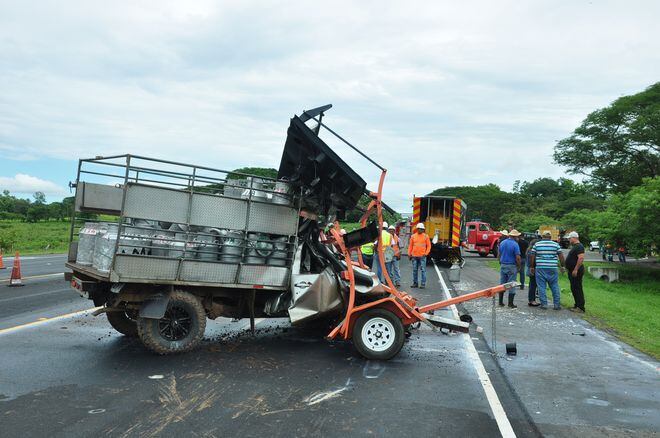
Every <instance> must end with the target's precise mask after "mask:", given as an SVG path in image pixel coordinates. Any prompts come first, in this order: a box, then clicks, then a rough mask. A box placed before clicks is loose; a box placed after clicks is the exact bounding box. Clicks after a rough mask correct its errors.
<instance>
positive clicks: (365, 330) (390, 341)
mask: <svg viewBox="0 0 660 438" xmlns="http://www.w3.org/2000/svg"><path fill="white" fill-rule="evenodd" d="M361 336H362V343H363V344H364V346H365V347H367V348H368V349H369V350H371V351H385V350H387V349H388V348H390V347H391V346H392V345H394V338H395V337H396V333H395V332H394V325H392V323H391V322H389V321H388V320H386V319H385V318H380V317H376V318H371V319H370V320H369V321H367V323H366V324H365V325H364V327H362V333H361Z"/></svg>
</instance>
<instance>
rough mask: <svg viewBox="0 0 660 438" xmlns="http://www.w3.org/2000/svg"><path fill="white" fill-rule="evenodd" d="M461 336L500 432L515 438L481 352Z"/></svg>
mask: <svg viewBox="0 0 660 438" xmlns="http://www.w3.org/2000/svg"><path fill="white" fill-rule="evenodd" d="M433 266H434V267H435V272H436V273H437V274H438V278H439V279H440V285H442V290H443V292H444V294H445V297H446V299H450V298H451V294H450V293H449V288H447V284H446V283H445V280H444V279H443V278H442V274H441V273H440V269H438V266H437V265H436V264H435V263H433ZM449 307H450V308H451V311H452V313H453V314H454V317H455V318H456V319H458V318H459V315H458V310H457V309H456V306H455V305H452V306H449ZM461 338H462V339H463V341H464V342H465V346H466V348H467V355H468V357H469V358H470V360H471V361H472V363H473V364H474V368H475V370H476V371H477V375H478V376H479V382H480V383H481V387H482V388H483V389H484V392H485V393H486V399H487V400H488V404H489V405H490V410H491V411H492V412H493V417H495V421H496V422H497V427H498V428H499V430H500V433H501V434H502V436H503V437H504V438H509V437H513V438H515V436H516V434H515V432H514V431H513V427H511V423H510V422H509V418H508V417H507V416H506V412H505V411H504V407H502V403H500V399H499V397H498V396H497V392H496V391H495V387H493V383H492V382H491V381H490V378H489V377H488V373H487V372H486V368H484V364H483V362H481V358H480V357H479V353H477V349H476V348H475V347H474V344H473V343H472V339H470V335H468V334H464V336H461Z"/></svg>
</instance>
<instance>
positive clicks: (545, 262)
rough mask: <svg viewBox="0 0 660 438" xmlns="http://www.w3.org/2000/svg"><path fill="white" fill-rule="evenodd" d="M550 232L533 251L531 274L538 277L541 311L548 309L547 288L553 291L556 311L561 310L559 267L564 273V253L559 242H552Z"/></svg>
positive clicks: (537, 243)
mask: <svg viewBox="0 0 660 438" xmlns="http://www.w3.org/2000/svg"><path fill="white" fill-rule="evenodd" d="M551 237H552V234H551V233H550V231H546V232H544V233H543V239H541V240H539V241H538V242H536V243H535V244H534V246H533V247H532V249H531V250H530V251H531V254H532V256H531V267H530V269H529V272H530V274H532V275H534V276H535V277H536V288H537V289H536V290H537V291H538V293H539V298H540V300H541V309H547V308H548V296H547V295H546V294H545V289H546V286H549V287H550V290H551V291H552V303H553V304H554V308H555V310H561V305H560V304H559V296H560V295H559V266H558V264H561V270H562V272H564V253H562V252H561V247H560V246H559V244H558V243H557V242H554V241H552V240H550V239H551Z"/></svg>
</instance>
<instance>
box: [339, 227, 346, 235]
mask: <svg viewBox="0 0 660 438" xmlns="http://www.w3.org/2000/svg"><path fill="white" fill-rule="evenodd" d="M339 234H341V235H342V236H343V235H344V234H346V230H345V229H343V228H342V229H341V230H340V231H339Z"/></svg>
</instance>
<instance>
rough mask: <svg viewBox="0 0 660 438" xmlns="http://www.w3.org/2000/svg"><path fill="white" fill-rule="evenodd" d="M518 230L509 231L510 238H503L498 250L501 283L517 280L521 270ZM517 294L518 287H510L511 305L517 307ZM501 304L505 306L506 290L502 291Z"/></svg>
mask: <svg viewBox="0 0 660 438" xmlns="http://www.w3.org/2000/svg"><path fill="white" fill-rule="evenodd" d="M519 236H520V232H518V230H511V231H509V238H508V239H505V240H503V241H502V242H501V243H500V246H499V248H498V251H497V258H498V259H499V260H500V284H504V283H508V282H510V281H516V274H518V270H520V262H521V258H520V246H518V237H519ZM515 296H516V289H515V288H513V287H512V288H511V289H509V307H511V308H516V307H518V306H516V305H515V304H513V299H514V297H515ZM500 306H504V292H500Z"/></svg>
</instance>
